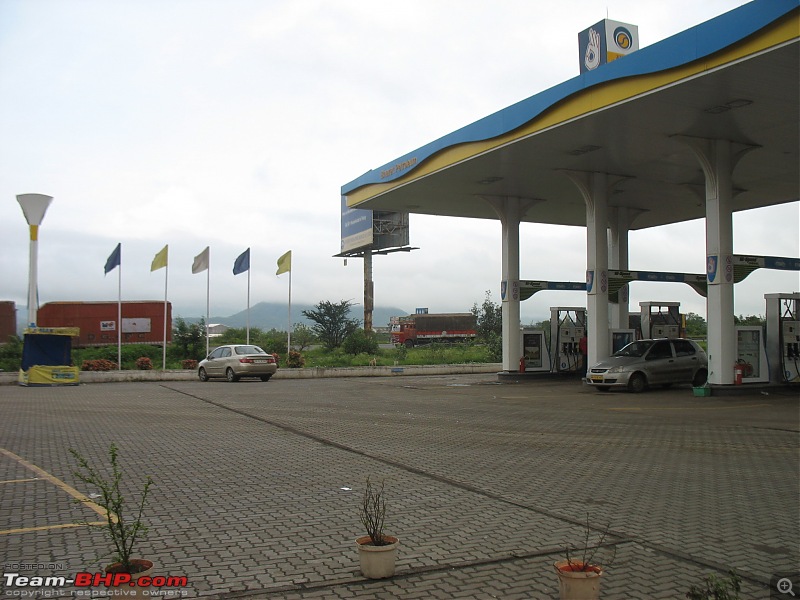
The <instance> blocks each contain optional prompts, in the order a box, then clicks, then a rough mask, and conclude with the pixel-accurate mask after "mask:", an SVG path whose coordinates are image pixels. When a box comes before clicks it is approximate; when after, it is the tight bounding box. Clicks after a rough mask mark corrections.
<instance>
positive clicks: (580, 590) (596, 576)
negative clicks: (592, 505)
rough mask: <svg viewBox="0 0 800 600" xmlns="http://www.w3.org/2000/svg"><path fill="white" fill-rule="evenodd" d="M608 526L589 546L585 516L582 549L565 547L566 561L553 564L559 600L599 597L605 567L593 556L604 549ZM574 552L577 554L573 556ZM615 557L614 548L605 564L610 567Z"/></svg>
mask: <svg viewBox="0 0 800 600" xmlns="http://www.w3.org/2000/svg"><path fill="white" fill-rule="evenodd" d="M607 535H608V526H606V528H605V529H604V530H603V532H602V533H601V534H600V538H599V540H598V542H597V543H596V544H594V545H590V544H589V538H590V536H591V529H590V527H589V515H588V514H587V515H586V533H585V535H584V538H583V547H582V548H576V547H572V548H571V547H570V546H567V548H566V560H559V561H556V562H555V563H554V564H553V567H555V570H556V575H558V587H559V593H560V597H561V600H597V599H598V598H599V597H600V578H601V577H602V576H603V574H604V573H605V570H604V569H605V567H603V566H601V565H600V564H598V563H597V562H595V555H596V553H597V551H598V550H599V549H600V548H603V547H604V542H605V539H606V536H607ZM575 551H577V552H578V554H575ZM615 556H616V546H615V547H614V550H613V553H612V555H611V556H610V557H609V560H608V561H607V562H606V564H607V565H610V564H611V563H612V562H613V561H614V557H615Z"/></svg>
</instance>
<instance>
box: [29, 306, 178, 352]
mask: <svg viewBox="0 0 800 600" xmlns="http://www.w3.org/2000/svg"><path fill="white" fill-rule="evenodd" d="M117 317H118V303H117V302H48V303H47V304H44V305H43V306H41V307H40V308H39V311H38V312H37V325H38V326H39V327H78V328H79V329H80V330H81V334H80V337H79V338H78V339H77V340H74V341H73V347H76V348H81V347H86V346H106V345H111V344H117V335H118V332H122V343H123V344H157V345H161V344H162V343H163V342H164V302H163V301H158V300H142V301H131V302H123V303H122V322H121V323H118V322H117V320H118V318H117ZM171 340H172V304H171V303H170V302H167V343H169V342H170V341H171Z"/></svg>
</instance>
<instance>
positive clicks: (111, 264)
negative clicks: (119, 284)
mask: <svg viewBox="0 0 800 600" xmlns="http://www.w3.org/2000/svg"><path fill="white" fill-rule="evenodd" d="M121 258H122V242H120V243H119V244H117V247H116V248H114V251H113V252H112V253H111V255H110V256H109V257H108V260H107V261H106V271H105V274H106V275H108V272H109V271H113V270H114V269H116V268H117V267H118V266H119V263H120V260H121Z"/></svg>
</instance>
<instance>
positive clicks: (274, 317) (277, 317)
mask: <svg viewBox="0 0 800 600" xmlns="http://www.w3.org/2000/svg"><path fill="white" fill-rule="evenodd" d="M315 308H316V306H315V305H313V304H292V325H294V324H295V323H304V324H306V325H309V326H310V325H312V324H313V323H312V322H311V321H309V320H308V319H307V318H306V317H305V316H303V311H304V310H313V309H315ZM288 310H289V307H288V305H286V304H280V303H277V302H259V303H258V304H254V305H253V306H251V307H250V327H258V328H260V329H264V330H266V331H268V330H270V329H277V330H279V331H285V330H286V323H287V321H288V317H289V314H288ZM408 314H411V313H409V312H408V311H406V310H404V309H402V308H395V307H375V310H374V311H373V313H372V325H373V327H386V326H387V325H388V324H389V318H390V317H396V316H403V315H408ZM350 318H351V319H358V320H359V321H360V322H363V319H364V309H363V308H362V306H361V305H357V306H354V307H352V308H351V309H350ZM184 320H185V321H188V322H189V323H196V322H197V321H199V320H200V317H190V318H185V319H184ZM209 322H210V323H221V324H223V325H227V326H228V327H245V326H247V311H246V310H243V311H241V312H238V313H236V314H234V315H230V316H227V317H218V316H217V317H215V316H211V318H210V319H209Z"/></svg>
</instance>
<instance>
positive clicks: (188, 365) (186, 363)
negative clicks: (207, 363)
mask: <svg viewBox="0 0 800 600" xmlns="http://www.w3.org/2000/svg"><path fill="white" fill-rule="evenodd" d="M196 368H197V361H196V360H195V359H193V358H187V359H185V360H182V361H181V369H188V370H190V371H192V370H194V369H196Z"/></svg>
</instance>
